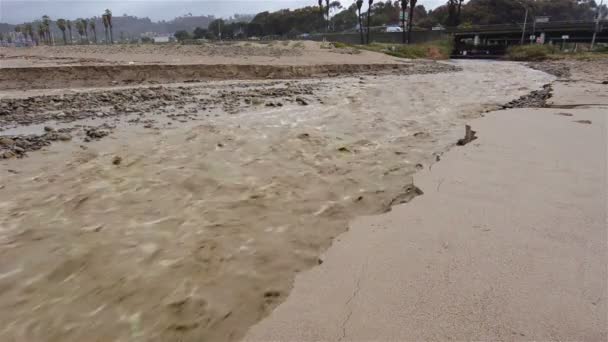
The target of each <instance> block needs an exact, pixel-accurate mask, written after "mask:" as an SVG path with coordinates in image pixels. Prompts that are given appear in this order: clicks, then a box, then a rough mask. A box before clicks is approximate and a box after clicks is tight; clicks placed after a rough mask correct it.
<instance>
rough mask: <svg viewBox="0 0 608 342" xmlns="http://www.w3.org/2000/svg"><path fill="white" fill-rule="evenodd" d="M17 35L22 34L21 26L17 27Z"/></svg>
mask: <svg viewBox="0 0 608 342" xmlns="http://www.w3.org/2000/svg"><path fill="white" fill-rule="evenodd" d="M15 33H17V35H18V34H19V33H21V26H19V25H17V26H15Z"/></svg>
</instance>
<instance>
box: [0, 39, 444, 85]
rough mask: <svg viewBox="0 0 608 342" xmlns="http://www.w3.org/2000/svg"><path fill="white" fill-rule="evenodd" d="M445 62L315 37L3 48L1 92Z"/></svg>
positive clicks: (413, 70)
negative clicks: (398, 55) (315, 39)
mask: <svg viewBox="0 0 608 342" xmlns="http://www.w3.org/2000/svg"><path fill="white" fill-rule="evenodd" d="M440 66H441V65H439V64H437V63H434V62H432V61H416V62H415V63H414V62H412V61H407V60H403V59H398V58H395V57H390V56H388V55H385V54H379V53H374V52H369V51H359V50H355V49H351V48H335V47H333V45H332V44H329V43H317V42H289V41H285V42H268V43H254V42H251V43H242V42H241V43H223V44H217V43H215V44H204V45H112V46H102V45H88V46H55V47H53V46H39V47H34V48H0V91H3V90H5V91H6V90H26V91H27V90H31V89H53V88H81V87H103V86H106V87H107V86H112V87H115V86H119V85H129V86H133V85H136V84H164V83H176V82H201V81H208V80H224V79H231V80H235V79H241V80H244V79H287V78H304V77H308V78H310V77H322V78H326V77H335V76H338V75H347V74H350V75H352V74H363V73H365V74H387V73H390V74H396V73H399V74H420V73H424V69H430V70H432V69H437V68H438V67H440ZM446 71H447V70H446ZM435 72H436V71H435Z"/></svg>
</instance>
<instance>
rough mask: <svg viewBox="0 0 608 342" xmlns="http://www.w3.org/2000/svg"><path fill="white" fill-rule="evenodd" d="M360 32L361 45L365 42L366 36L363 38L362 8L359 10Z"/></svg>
mask: <svg viewBox="0 0 608 342" xmlns="http://www.w3.org/2000/svg"><path fill="white" fill-rule="evenodd" d="M358 19H359V33H360V34H361V45H363V44H365V40H364V39H365V38H363V22H362V21H361V10H359V18H358Z"/></svg>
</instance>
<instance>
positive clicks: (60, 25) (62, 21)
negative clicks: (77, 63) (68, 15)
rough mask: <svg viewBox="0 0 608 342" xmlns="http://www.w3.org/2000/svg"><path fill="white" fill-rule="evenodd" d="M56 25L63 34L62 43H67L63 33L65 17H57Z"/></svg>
mask: <svg viewBox="0 0 608 342" xmlns="http://www.w3.org/2000/svg"><path fill="white" fill-rule="evenodd" d="M57 27H58V28H59V29H60V30H61V35H62V36H63V44H65V45H67V44H68V40H67V38H66V35H65V29H66V21H65V19H57Z"/></svg>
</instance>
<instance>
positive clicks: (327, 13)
mask: <svg viewBox="0 0 608 342" xmlns="http://www.w3.org/2000/svg"><path fill="white" fill-rule="evenodd" d="M325 13H326V16H327V31H328V32H329V0H325Z"/></svg>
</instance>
